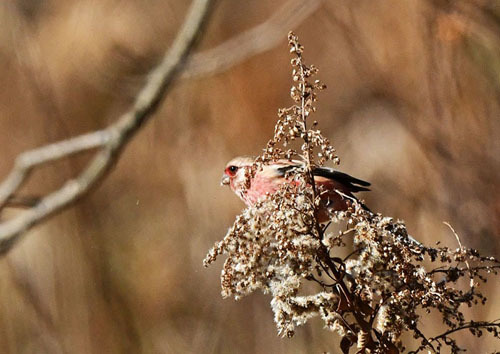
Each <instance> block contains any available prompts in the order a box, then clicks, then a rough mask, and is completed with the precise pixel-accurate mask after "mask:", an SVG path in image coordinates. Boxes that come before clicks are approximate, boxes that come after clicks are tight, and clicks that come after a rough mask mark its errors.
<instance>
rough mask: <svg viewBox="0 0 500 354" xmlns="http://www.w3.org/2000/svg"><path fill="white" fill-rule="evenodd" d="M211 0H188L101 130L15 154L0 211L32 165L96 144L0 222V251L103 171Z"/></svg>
mask: <svg viewBox="0 0 500 354" xmlns="http://www.w3.org/2000/svg"><path fill="white" fill-rule="evenodd" d="M211 3H212V1H211V0H194V1H193V3H192V5H191V7H190V9H189V11H188V14H187V17H186V20H185V22H184V23H183V25H182V27H181V29H180V30H179V33H178V35H177V37H176V38H175V40H174V42H173V44H172V46H171V47H170V49H169V51H168V52H167V53H166V55H165V56H164V58H163V60H162V61H161V63H160V64H159V65H158V66H157V67H156V68H155V69H153V70H152V71H151V73H150V74H149V78H148V80H147V82H146V84H145V86H144V87H143V89H142V90H141V91H140V92H139V94H138V95H137V98H136V100H135V102H134V104H133V106H132V108H131V109H130V110H129V111H128V112H126V113H125V114H123V115H122V116H121V117H120V118H119V119H118V120H117V121H116V122H115V123H113V124H112V125H110V126H108V127H107V128H105V129H103V130H99V131H96V132H92V133H89V134H84V135H81V136H77V137H75V138H72V139H68V140H64V141H61V142H57V143H54V144H50V145H47V146H44V147H42V148H39V149H35V150H31V151H28V152H25V153H22V154H21V155H19V156H18V158H17V159H16V162H15V165H14V167H13V169H12V172H11V173H10V174H9V176H8V177H7V178H6V179H5V181H3V182H2V183H1V184H0V210H1V209H2V208H3V207H4V206H5V204H6V202H7V201H8V200H9V198H11V197H12V196H13V195H14V193H16V191H17V190H18V189H19V188H20V187H21V186H22V184H23V183H24V182H25V181H26V179H27V178H28V176H29V173H30V171H31V170H32V169H33V168H35V167H37V166H39V165H42V164H45V163H47V162H51V161H54V160H57V159H60V158H63V157H67V156H69V155H72V154H76V153H78V152H82V151H87V150H90V149H95V148H99V151H98V152H97V153H96V155H95V157H94V158H93V159H92V160H91V161H90V163H89V164H88V165H87V167H86V168H85V169H84V170H83V171H82V172H81V173H80V174H79V175H78V176H77V177H76V178H74V179H71V180H69V181H67V182H66V183H65V184H64V185H63V186H62V187H61V188H60V189H58V190H56V191H54V192H52V193H50V194H48V195H46V196H44V197H43V198H41V200H40V201H39V202H38V203H37V204H36V205H35V206H34V207H32V208H30V209H28V210H26V211H23V212H22V213H21V214H19V215H17V216H16V217H14V218H12V219H9V220H6V221H4V222H3V223H2V224H0V254H5V253H6V252H8V251H9V250H10V249H11V247H12V246H13V245H14V244H15V243H16V242H17V241H18V240H19V238H20V236H21V235H22V234H23V233H24V232H26V231H27V230H29V229H30V228H31V227H33V226H35V225H36V224H38V223H40V222H41V221H42V220H44V219H45V218H47V217H48V216H50V215H52V214H54V213H56V212H58V211H60V210H61V209H63V208H64V207H66V206H67V205H69V204H71V203H73V202H75V201H76V200H77V199H78V198H80V197H81V196H83V195H85V194H86V193H87V192H88V191H89V190H90V188H91V187H93V186H95V185H96V183H97V182H99V181H100V180H101V178H102V177H103V176H105V175H106V173H107V172H108V171H109V170H110V168H111V167H112V166H113V164H114V163H115V162H116V161H117V159H118V157H119V156H120V153H121V151H122V150H123V148H124V147H125V145H126V143H127V142H128V141H129V140H130V139H131V138H132V137H133V136H134V135H135V133H137V131H138V130H139V128H140V127H141V126H142V125H143V124H144V123H145V122H146V121H147V120H148V119H149V118H151V116H152V114H153V113H154V112H155V111H156V110H157V109H158V107H159V104H160V103H161V101H162V99H163V98H164V96H165V93H166V91H167V90H168V88H169V87H170V86H171V84H172V82H173V81H174V79H175V77H176V76H177V74H178V73H179V71H180V70H181V69H182V67H183V66H184V64H185V62H186V58H187V56H188V55H189V52H190V51H191V49H192V48H193V46H194V45H195V43H196V39H197V38H198V36H199V34H200V33H201V29H202V27H203V24H204V23H205V20H206V18H207V17H208V14H209V9H210V5H211Z"/></svg>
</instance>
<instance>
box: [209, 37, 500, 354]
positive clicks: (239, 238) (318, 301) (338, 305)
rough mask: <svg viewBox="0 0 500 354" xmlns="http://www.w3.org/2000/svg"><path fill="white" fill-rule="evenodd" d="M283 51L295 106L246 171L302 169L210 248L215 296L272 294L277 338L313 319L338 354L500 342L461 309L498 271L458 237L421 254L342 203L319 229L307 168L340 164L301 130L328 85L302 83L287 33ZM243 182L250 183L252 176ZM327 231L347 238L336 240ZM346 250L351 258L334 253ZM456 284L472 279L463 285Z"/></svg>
mask: <svg viewBox="0 0 500 354" xmlns="http://www.w3.org/2000/svg"><path fill="white" fill-rule="evenodd" d="M289 45H290V51H291V53H292V54H293V59H292V61H291V64H292V67H293V71H292V77H293V81H294V86H293V87H292V89H291V97H292V99H293V100H294V103H295V104H294V105H293V106H291V107H289V108H285V109H280V110H279V113H278V115H279V120H278V123H277V124H276V129H275V133H274V137H273V139H272V140H271V141H269V143H268V144H267V147H266V149H265V150H264V152H263V154H262V155H261V156H259V157H258V158H257V159H256V161H255V164H254V166H253V171H254V172H255V171H257V170H258V169H259V168H260V166H262V165H263V164H268V163H271V162H272V161H275V160H278V159H283V158H287V159H291V158H302V159H303V161H304V162H305V164H304V168H302V169H293V170H291V171H290V174H289V178H290V180H293V181H294V182H295V183H290V184H284V185H283V186H282V188H281V189H280V190H279V191H278V192H276V193H275V194H273V195H270V196H269V197H268V198H266V199H265V200H263V201H260V202H259V203H257V204H256V205H255V206H254V207H248V208H246V209H245V210H244V211H243V212H242V214H241V215H239V216H238V217H237V218H236V221H235V223H234V224H233V226H232V227H231V228H230V229H229V231H228V233H227V234H226V236H225V237H224V239H223V240H222V241H220V242H217V243H216V245H215V246H214V248H212V249H211V250H210V252H209V254H208V255H207V257H206V259H205V261H204V263H205V265H206V266H208V265H209V264H210V263H212V262H214V261H215V260H216V259H217V257H218V256H219V255H221V254H226V255H227V259H226V261H225V263H224V266H223V270H222V275H221V283H222V295H223V296H224V297H229V296H233V297H234V298H235V299H238V298H241V297H242V296H245V295H248V294H250V293H252V292H253V291H255V290H257V289H260V290H262V291H263V292H265V293H270V294H271V296H272V300H271V307H272V309H273V312H274V318H275V322H276V325H277V328H278V332H279V334H280V335H282V336H292V335H293V334H294V331H295V327H296V326H299V325H302V324H304V323H306V322H307V320H308V319H310V318H311V317H314V316H319V317H321V318H322V319H323V321H324V323H325V327H326V328H328V329H330V330H332V331H335V332H337V333H338V334H339V335H340V336H341V337H342V340H341V350H342V351H343V352H344V353H349V351H350V349H351V348H353V347H357V352H358V353H399V352H401V351H404V350H406V348H405V347H404V345H403V343H402V342H401V335H402V334H403V333H404V332H411V333H412V334H413V336H414V338H417V339H419V343H420V346H419V347H417V348H416V349H415V350H414V351H412V352H413V353H417V352H422V351H424V350H425V351H431V352H440V351H441V350H442V348H444V347H445V346H446V347H448V348H449V349H450V350H451V352H452V353H457V352H459V351H460V350H461V348H460V347H459V345H458V344H457V342H456V341H455V340H454V339H453V338H452V334H453V333H455V332H457V331H460V330H464V329H468V330H469V331H470V332H472V334H474V335H476V336H478V337H479V336H481V335H482V334H483V331H487V332H491V333H492V334H493V335H494V336H496V337H498V336H499V328H500V322H498V321H496V322H474V321H467V320H466V319H465V316H464V315H463V313H462V312H461V308H460V306H461V305H464V304H465V305H467V306H472V305H476V304H484V302H485V301H486V298H485V297H484V296H483V295H482V294H481V293H480V292H479V291H478V287H479V283H480V282H485V281H486V277H485V275H486V274H487V273H495V274H496V272H497V269H498V268H499V267H500V265H499V263H498V261H496V260H495V259H493V258H490V257H482V256H480V255H479V254H478V253H477V251H475V250H472V249H466V248H464V247H462V245H461V243H460V240H458V241H459V247H458V248H457V249H449V248H447V247H426V246H424V245H422V244H420V243H419V242H417V241H415V240H414V239H413V238H412V237H411V236H409V235H408V233H407V230H406V227H405V225H404V224H403V223H402V222H400V221H395V220H393V219H392V218H389V217H384V216H382V215H379V214H373V213H372V212H370V211H368V210H366V208H363V206H362V205H361V203H359V202H358V201H357V200H356V199H353V198H350V197H348V196H344V197H345V198H350V199H352V200H351V202H352V203H351V205H352V207H351V208H350V209H349V210H348V211H347V212H333V213H332V215H330V216H331V218H330V219H331V220H330V223H328V224H326V225H325V224H320V223H319V222H318V220H317V215H318V211H319V209H320V196H321V193H322V191H321V189H320V188H318V186H316V185H315V183H314V179H313V174H312V171H313V169H314V167H315V166H322V165H323V164H324V163H325V162H327V161H333V162H334V163H338V158H337V156H336V155H335V150H334V149H333V148H332V147H331V145H330V142H329V141H328V139H326V138H325V137H323V135H322V134H321V132H320V131H319V130H317V128H316V126H317V123H316V122H313V123H312V124H311V128H308V126H307V124H308V120H309V116H310V115H311V114H312V113H314V112H315V107H314V102H315V101H316V99H317V97H316V93H317V91H319V90H322V89H323V88H325V86H324V85H322V84H321V82H319V81H318V80H316V81H314V83H312V84H311V83H310V82H309V80H310V78H311V77H313V76H314V75H315V74H316V73H317V71H318V70H317V69H316V68H315V67H313V66H309V67H308V66H306V65H305V64H304V62H303V57H302V53H303V50H304V48H303V47H302V46H301V45H300V44H299V42H298V39H297V37H296V36H295V35H294V34H293V33H290V34H289ZM295 140H298V141H301V142H302V144H301V148H300V152H297V151H295V150H293V149H290V148H288V146H289V144H290V143H291V142H292V141H295ZM247 177H248V183H250V182H251V178H252V173H250V174H249V175H248V176H247ZM331 224H337V225H338V228H339V229H341V230H345V231H341V232H338V233H333V232H332V231H330V228H329V226H331ZM457 239H458V236H457ZM352 246H354V251H353V252H351V253H350V254H349V256H347V257H345V258H339V257H336V256H335V255H338V254H342V252H341V251H342V248H349V247H352ZM343 253H344V254H345V251H344V252H343ZM462 278H463V279H468V280H469V281H468V282H465V283H466V285H465V286H462V287H460V286H459V284H461V282H460V281H459V280H460V279H462ZM305 282H315V283H316V284H317V285H318V287H317V291H316V292H314V293H312V294H304V284H305ZM462 288H465V289H462ZM431 310H434V311H435V312H437V313H439V314H440V315H441V317H442V320H443V323H444V325H445V326H446V327H447V328H448V330H446V331H445V332H443V333H442V334H438V335H434V336H431V335H429V334H428V333H425V331H423V330H422V323H421V316H422V314H425V313H426V312H427V313H428V312H431Z"/></svg>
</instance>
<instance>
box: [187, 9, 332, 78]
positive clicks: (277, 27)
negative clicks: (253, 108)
mask: <svg viewBox="0 0 500 354" xmlns="http://www.w3.org/2000/svg"><path fill="white" fill-rule="evenodd" d="M322 2H323V0H309V1H303V0H290V1H288V2H286V3H285V5H283V6H282V7H281V8H280V9H279V10H278V11H276V12H275V13H274V14H273V15H272V16H271V17H269V19H267V20H266V21H265V22H263V23H261V24H260V25H258V26H255V27H253V28H251V29H249V30H247V31H245V32H243V33H240V34H238V35H236V36H234V37H232V38H231V39H229V40H227V41H225V42H223V43H222V44H220V45H219V46H217V47H215V48H212V49H208V50H205V51H203V52H200V53H197V54H194V55H193V56H191V57H190V59H189V60H188V63H187V65H186V68H185V70H184V71H183V73H182V78H193V77H200V76H204V75H212V74H217V73H221V72H224V71H225V70H228V69H230V68H231V67H233V66H235V65H237V64H238V63H240V62H242V61H244V60H246V59H248V58H249V57H251V56H254V55H256V54H259V53H262V52H265V51H267V50H270V49H272V48H274V47H275V46H277V45H278V44H279V43H280V42H282V41H283V34H284V33H288V31H289V30H290V29H291V28H295V27H296V26H298V25H299V24H300V23H301V22H302V21H304V20H305V19H306V18H308V17H309V16H310V15H311V14H312V13H314V12H315V11H316V10H317V9H318V8H319V7H320V5H321V4H322Z"/></svg>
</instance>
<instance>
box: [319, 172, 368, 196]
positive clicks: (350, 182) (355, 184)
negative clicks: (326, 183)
mask: <svg viewBox="0 0 500 354" xmlns="http://www.w3.org/2000/svg"><path fill="white" fill-rule="evenodd" d="M313 174H314V175H315V176H319V177H325V178H328V179H331V180H333V181H337V182H339V183H342V184H343V185H345V186H346V187H348V188H349V189H350V190H351V191H352V192H354V193H355V192H361V191H369V190H370V189H369V188H366V187H368V186H370V183H369V182H366V181H363V180H362V179H359V178H356V177H353V176H351V175H348V174H347V173H344V172H340V171H337V170H334V169H333V168H329V167H318V168H315V169H314V171H313Z"/></svg>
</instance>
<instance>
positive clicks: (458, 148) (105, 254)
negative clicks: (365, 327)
mask: <svg viewBox="0 0 500 354" xmlns="http://www.w3.org/2000/svg"><path fill="white" fill-rule="evenodd" d="M304 3H305V4H304ZM188 5H189V3H188V2H186V1H181V0H165V1H153V0H129V1H120V0H99V1H98V0H46V1H38V0H11V1H3V2H2V3H1V4H0V77H1V80H0V87H1V89H0V135H1V144H0V156H1V160H0V161H1V162H0V176H6V174H7V173H8V171H9V170H10V169H11V167H12V164H13V161H14V159H15V156H16V155H17V154H19V153H20V152H22V151H25V150H27V149H30V148H34V147H38V146H41V145H44V144H47V143H50V142H55V141H57V140H61V139H65V138H68V137H71V136H75V135H77V134H81V133H85V132H89V131H92V130H96V129H99V128H103V127H105V126H106V125H108V124H109V123H111V122H113V121H114V120H115V119H116V118H117V117H118V116H119V115H120V113H123V112H124V111H125V110H126V109H127V108H128V107H129V104H130V103H131V102H132V100H133V98H134V95H135V93H136V92H137V91H138V89H139V88H140V87H141V84H142V83H143V82H144V79H145V74H146V73H147V72H148V70H150V69H151V68H152V67H153V66H154V64H155V63H156V62H157V60H158V59H159V58H160V57H161V55H162V53H163V52H164V50H165V49H166V48H168V46H169V44H170V43H171V40H172V39H173V37H174V35H175V33H176V31H177V29H178V27H179V26H180V24H181V23H182V21H183V19H184V15H185V12H186V10H187V7H188ZM263 23H265V24H266V25H265V26H263V27H259V29H260V32H248V34H249V35H247V36H244V37H241V39H240V40H238V41H236V44H237V46H236V47H234V45H233V47H231V46H228V47H223V50H221V51H219V52H216V53H212V55H210V52H207V50H210V48H214V47H216V46H218V45H221V44H223V43H226V41H228V40H230V39H231V38H233V37H234V36H237V35H239V34H240V33H243V32H245V31H253V30H254V29H255V27H256V26H258V25H261V24H263ZM289 30H294V31H296V33H297V34H298V35H299V37H300V40H301V42H302V44H303V45H304V46H305V48H306V52H305V59H306V63H308V64H315V65H316V66H317V67H319V69H320V73H319V76H318V78H320V79H321V80H322V81H323V82H325V83H326V84H327V85H328V89H327V90H326V91H324V92H322V93H321V94H320V97H319V98H320V99H319V102H318V113H317V115H316V117H315V119H316V120H318V121H319V127H320V128H321V129H322V130H323V132H324V133H325V135H326V136H327V137H329V138H330V139H331V141H332V143H333V145H334V146H335V147H336V148H337V151H338V154H339V156H340V158H341V165H340V169H342V170H343V171H345V172H348V173H350V174H352V175H354V176H356V177H359V178H362V179H365V180H368V181H370V182H372V184H373V188H372V191H371V192H369V193H365V194H364V195H363V196H362V197H363V198H364V199H365V201H366V203H367V204H368V205H369V206H370V208H372V209H373V210H375V211H377V212H381V213H383V214H384V215H388V216H394V217H395V218H399V219H403V220H405V221H406V223H407V226H408V229H409V231H410V232H411V234H412V235H413V236H414V237H415V238H417V239H419V240H420V241H422V242H424V243H429V244H433V243H434V242H436V241H441V242H442V243H445V244H448V245H450V246H451V247H457V244H456V240H455V238H454V236H453V234H452V233H451V232H450V230H449V229H448V228H447V227H446V226H445V225H443V221H449V222H450V223H451V224H452V225H453V226H454V228H455V229H456V231H457V232H458V234H459V235H460V237H461V239H462V243H463V244H464V245H466V246H469V247H475V248H477V249H479V250H480V251H481V252H483V253H485V254H487V255H494V256H497V257H498V256H500V244H499V241H498V234H499V231H500V187H499V186H500V184H499V181H498V180H499V176H500V161H499V160H500V1H499V0H467V1H460V0H456V1H445V0H443V1H437V0H436V1H432V0H428V1H427V0H410V1H401V0H384V1H372V0H341V1H326V0H325V1H319V0H317V1H312V0H311V1H309V2H304V1H298V0H283V1H281V0H280V1H272V2H271V1H234V0H233V1H230V0H220V1H219V2H218V3H217V6H216V7H215V9H214V12H213V16H212V17H211V19H210V22H209V24H208V26H207V28H206V31H205V33H204V37H203V40H202V42H201V45H200V46H199V48H198V51H199V52H201V53H208V54H209V55H206V56H204V57H202V58H203V59H211V60H212V62H215V63H220V62H223V61H224V60H225V58H226V57H231V56H234V54H235V53H242V55H241V58H233V59H232V60H233V62H232V65H226V66H222V67H221V68H219V69H218V70H215V71H214V70H212V69H210V70H203V68H204V66H203V63H204V61H203V60H202V61H201V62H200V61H199V62H198V64H197V65H198V72H196V71H195V70H194V69H193V71H191V74H189V72H188V74H186V75H185V77H183V78H182V79H179V80H178V82H177V84H176V85H175V88H174V89H173V90H171V91H170V92H169V94H168V97H167V98H166V100H165V102H164V103H163V105H162V108H161V110H160V112H159V113H157V114H156V116H155V117H154V119H153V120H152V121H151V122H149V124H148V125H147V126H146V127H145V128H144V129H143V130H142V131H140V132H139V134H138V135H137V136H136V137H135V138H134V139H133V141H132V142H131V143H130V144H129V146H128V147H127V148H126V150H125V151H124V154H123V155H122V157H121V159H120V161H119V163H118V164H117V166H116V168H115V169H114V170H113V171H112V173H111V174H110V175H109V176H108V177H107V178H106V179H105V180H104V181H103V183H101V184H100V185H99V186H98V187H97V188H96V189H94V190H93V192H92V193H91V194H90V195H88V196H87V197H86V198H84V199H83V200H82V201H80V202H79V203H78V204H77V205H75V206H73V207H71V208H69V209H66V210H65V211H64V212H62V213H60V214H58V215H56V216H55V217H53V218H51V219H50V220H49V221H47V222H45V223H44V224H43V225H41V226H38V227H36V228H35V229H33V230H31V231H30V232H29V233H28V234H27V236H26V237H25V239H23V241H22V242H21V243H20V244H18V245H17V247H15V248H14V249H13V250H12V251H11V252H10V253H9V254H8V256H7V257H4V258H2V259H1V260H0V348H1V349H0V352H2V353H319V352H324V351H329V352H331V353H335V352H337V350H336V343H338V338H337V336H336V335H335V334H333V333H330V332H328V331H326V330H324V329H323V328H322V323H321V321H320V320H313V321H311V322H310V323H309V324H307V325H306V326H304V327H301V328H300V329H299V330H298V331H297V333H296V335H295V337H294V338H292V339H281V338H279V337H277V335H276V333H277V332H276V329H275V325H274V323H273V315H272V311H271V309H270V307H269V301H270V299H269V298H268V297H266V296H264V295H262V294H254V295H252V296H250V297H247V298H245V299H243V300H241V301H238V302H235V301H234V300H232V299H226V300H224V299H222V298H221V296H220V285H219V275H220V269H221V266H222V263H221V261H218V263H216V264H215V265H213V266H211V267H210V268H208V269H205V268H203V266H202V259H203V258H204V256H205V254H206V252H207V250H208V249H209V248H210V247H211V246H212V245H213V243H214V242H215V241H216V240H219V239H221V238H222V237H223V236H224V234H225V232H226V230H227V228H228V227H229V226H230V225H231V224H232V222H233V220H234V217H235V215H237V213H239V211H240V210H241V209H242V208H243V205H242V203H241V202H240V201H239V199H238V198H237V197H236V196H235V195H233V194H232V193H231V192H230V191H229V189H226V188H221V187H220V186H219V182H220V176H221V174H222V171H223V168H224V165H225V163H226V162H227V161H228V160H229V159H231V158H232V157H234V156H236V155H241V154H246V155H256V154H258V153H259V152H260V149H262V148H263V146H264V144H265V143H266V142H267V140H268V139H269V138H270V137H271V135H272V133H273V127H274V124H275V121H276V119H277V117H276V112H277V109H278V108H280V107H286V106H289V105H291V100H290V98H289V88H290V84H291V78H290V65H289V59H290V56H289V53H288V48H287V45H286V36H287V33H288V31H289ZM256 33H258V35H255V34H256ZM252 34H253V35H252ZM233 44H234V43H233ZM238 46H239V47H238ZM245 50H246V52H245ZM245 53H246V54H245ZM200 68H201V69H200ZM89 156H90V155H88V156H87V155H83V156H78V157H76V158H72V159H70V160H65V161H62V162H58V163H56V164H53V165H51V166H48V167H44V168H42V169H40V170H39V171H37V172H36V173H35V174H34V175H33V176H32V178H31V180H30V183H28V184H27V185H26V187H25V188H24V189H23V191H24V192H25V193H34V194H41V193H45V192H47V191H51V190H54V189H55V188H57V187H58V186H59V185H60V184H61V183H62V182H63V181H64V180H65V179H67V178H68V177H70V176H74V175H75V174H76V173H77V172H78V171H79V170H80V168H81V167H82V166H83V164H84V163H85V162H86V161H87V160H88V158H89ZM2 178H3V177H2ZM16 212H17V211H13V210H10V211H9V212H8V213H5V214H4V215H2V216H1V217H2V218H7V217H9V215H13V214H14V213H16ZM498 284H499V282H498V278H497V279H495V278H493V279H491V281H490V282H488V283H487V284H486V285H485V286H484V287H483V288H484V289H483V290H484V291H485V293H486V295H487V296H488V297H489V298H490V301H489V302H488V303H487V305H486V306H483V307H479V308H478V309H476V310H474V311H470V310H467V309H466V310H465V311H466V313H467V314H468V315H470V316H472V317H473V318H474V319H476V320H480V319H482V320H486V319H489V320H493V319H497V318H499V317H500V316H499V315H500V300H499V299H498V296H496V295H497V294H498V292H499V291H500V288H499V285H498ZM432 328H433V324H430V325H429V326H427V327H426V330H429V333H433V332H432ZM434 333H435V332H434ZM458 337H459V338H460V339H459V342H460V343H462V344H464V345H466V346H468V347H469V348H474V349H473V350H472V352H474V353H485V352H492V351H494V350H496V349H498V348H500V343H499V342H498V341H497V342H495V341H494V340H493V339H491V338H489V337H487V336H486V337H484V338H481V340H474V339H472V338H470V337H469V336H468V335H467V334H461V335H459V336H458Z"/></svg>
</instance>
